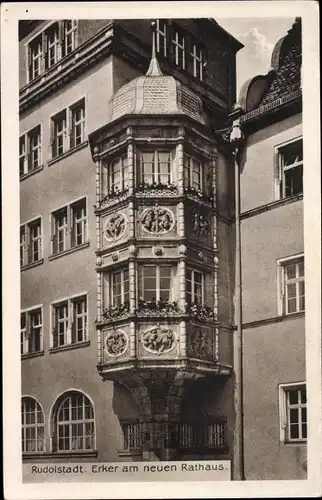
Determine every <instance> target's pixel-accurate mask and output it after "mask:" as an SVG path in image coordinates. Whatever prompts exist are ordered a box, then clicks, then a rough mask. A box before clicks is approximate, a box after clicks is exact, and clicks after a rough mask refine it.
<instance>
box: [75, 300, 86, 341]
mask: <svg viewBox="0 0 322 500" xmlns="http://www.w3.org/2000/svg"><path fill="white" fill-rule="evenodd" d="M72 308H73V328H72V344H75V343H77V342H83V341H85V340H86V338H87V300H86V297H79V298H77V299H75V300H73V303H72Z"/></svg>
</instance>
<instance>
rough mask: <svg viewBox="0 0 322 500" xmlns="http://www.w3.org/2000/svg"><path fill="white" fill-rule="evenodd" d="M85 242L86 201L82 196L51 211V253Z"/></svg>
mask: <svg viewBox="0 0 322 500" xmlns="http://www.w3.org/2000/svg"><path fill="white" fill-rule="evenodd" d="M86 242H87V203H86V198H82V199H81V200H78V201H76V202H74V203H71V204H70V205H66V206H65V207H62V208H60V209H59V210H56V211H55V212H53V213H52V236H51V243H52V254H53V255H55V254H59V253H61V252H64V251H66V250H70V249H72V248H77V247H79V246H81V245H83V244H85V243H86Z"/></svg>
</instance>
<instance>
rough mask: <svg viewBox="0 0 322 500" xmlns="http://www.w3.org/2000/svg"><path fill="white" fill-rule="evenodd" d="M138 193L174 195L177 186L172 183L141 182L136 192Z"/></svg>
mask: <svg viewBox="0 0 322 500" xmlns="http://www.w3.org/2000/svg"><path fill="white" fill-rule="evenodd" d="M136 191H137V192H138V193H156V192H168V193H176V192H177V186H176V185H175V184H174V183H173V182H172V183H170V182H167V183H165V182H151V183H149V182H143V183H142V184H140V185H139V186H138V188H137V190H136Z"/></svg>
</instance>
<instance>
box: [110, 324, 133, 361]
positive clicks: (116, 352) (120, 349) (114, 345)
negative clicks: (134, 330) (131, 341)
mask: <svg viewBox="0 0 322 500" xmlns="http://www.w3.org/2000/svg"><path fill="white" fill-rule="evenodd" d="M105 344H106V351H107V354H108V355H109V356H111V357H112V358H115V357H116V356H120V355H121V354H123V353H124V352H125V351H126V348H127V344H128V337H127V335H126V333H125V332H123V331H122V330H113V331H112V332H110V333H109V334H108V335H107V337H106V341H105Z"/></svg>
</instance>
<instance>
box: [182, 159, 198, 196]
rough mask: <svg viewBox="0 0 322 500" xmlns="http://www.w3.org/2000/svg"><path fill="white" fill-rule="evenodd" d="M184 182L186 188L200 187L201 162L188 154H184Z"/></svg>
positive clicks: (196, 188)
mask: <svg viewBox="0 0 322 500" xmlns="http://www.w3.org/2000/svg"><path fill="white" fill-rule="evenodd" d="M184 183H185V187H186V188H188V189H194V190H200V189H202V164H201V162H200V161H198V160H197V159H196V158H193V157H192V156H188V155H184Z"/></svg>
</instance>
